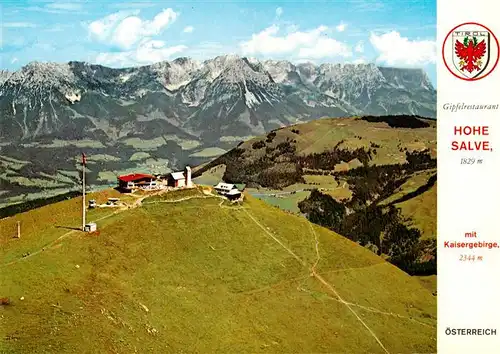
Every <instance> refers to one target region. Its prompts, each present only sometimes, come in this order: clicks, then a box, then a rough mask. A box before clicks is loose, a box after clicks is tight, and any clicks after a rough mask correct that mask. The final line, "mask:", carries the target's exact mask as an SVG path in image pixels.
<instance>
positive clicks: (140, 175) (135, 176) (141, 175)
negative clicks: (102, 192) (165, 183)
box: [118, 173, 155, 182]
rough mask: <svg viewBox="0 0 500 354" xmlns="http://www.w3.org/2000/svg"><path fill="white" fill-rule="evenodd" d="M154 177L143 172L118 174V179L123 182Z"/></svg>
mask: <svg viewBox="0 0 500 354" xmlns="http://www.w3.org/2000/svg"><path fill="white" fill-rule="evenodd" d="M154 178H155V177H154V176H152V175H148V174H144V173H132V174H130V175H123V176H119V177H118V180H119V181H123V182H135V181H142V180H144V179H154Z"/></svg>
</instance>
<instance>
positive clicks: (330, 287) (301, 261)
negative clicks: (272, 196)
mask: <svg viewBox="0 0 500 354" xmlns="http://www.w3.org/2000/svg"><path fill="white" fill-rule="evenodd" d="M245 213H247V215H248V217H249V218H250V219H251V220H252V221H253V222H254V223H255V224H256V225H257V226H259V227H260V228H261V229H262V230H264V232H265V233H266V234H267V235H269V236H270V237H271V238H272V239H273V240H274V241H276V242H277V243H278V244H279V245H280V246H281V247H283V248H284V249H285V250H286V251H287V252H288V253H289V254H291V255H292V256H293V257H294V258H295V259H296V260H297V261H299V262H300V263H301V264H302V265H303V266H307V265H306V263H305V262H304V261H303V260H302V259H301V258H300V257H299V256H297V255H296V254H295V253H294V252H293V251H292V250H290V249H289V248H288V247H287V246H285V245H284V244H283V243H282V242H281V241H280V240H279V239H277V238H276V237H275V236H274V235H273V234H272V233H271V232H269V231H268V230H267V228H266V227H264V226H263V225H262V224H261V223H260V222H259V221H257V220H256V219H255V218H254V217H253V216H252V214H250V213H249V212H248V211H247V210H245ZM308 224H309V226H310V227H311V232H312V235H313V236H314V240H315V246H314V248H315V250H316V262H315V263H314V264H313V265H312V266H311V276H313V277H314V278H316V279H317V280H319V281H320V282H321V283H322V284H323V285H324V286H326V287H327V288H328V290H330V291H331V292H332V293H333V294H334V295H335V297H336V298H337V299H338V301H339V302H341V303H342V304H344V305H345V306H346V307H347V308H348V309H349V311H351V313H352V314H353V315H354V316H355V317H356V318H357V319H358V321H359V322H360V323H361V324H362V325H363V327H365V328H366V329H367V330H368V332H369V334H370V335H371V336H372V337H373V338H374V339H375V341H376V342H377V343H378V345H379V346H380V347H381V348H382V349H383V351H384V352H385V353H387V354H389V351H388V350H387V349H386V347H385V346H384V345H383V344H382V342H381V341H380V339H379V338H378V337H377V335H376V334H375V332H374V331H373V330H372V329H371V328H370V327H369V326H368V325H367V324H366V323H365V321H363V319H362V318H361V317H360V316H359V315H358V313H357V312H356V311H355V310H354V309H353V306H351V304H350V303H349V302H347V301H345V300H344V299H343V298H342V297H341V296H340V295H339V293H338V292H337V291H336V290H335V288H334V287H333V286H332V285H331V284H330V283H328V282H327V281H326V280H325V279H324V278H323V277H322V276H321V275H320V274H318V273H317V272H316V266H317V265H318V263H319V261H320V259H321V257H320V255H319V240H318V237H317V235H316V231H314V228H313V226H312V225H311V223H308Z"/></svg>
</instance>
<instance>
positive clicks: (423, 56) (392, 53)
mask: <svg viewBox="0 0 500 354" xmlns="http://www.w3.org/2000/svg"><path fill="white" fill-rule="evenodd" d="M370 43H371V44H372V45H373V47H374V48H375V49H376V50H377V51H378V52H379V56H378V58H377V61H378V62H384V63H386V64H388V65H403V66H416V65H423V64H428V63H435V62H436V52H437V50H436V49H437V48H436V42H435V41H431V40H410V39H408V38H407V37H401V35H400V34H399V32H396V31H391V32H388V33H385V34H382V35H376V34H374V33H372V34H371V36H370Z"/></svg>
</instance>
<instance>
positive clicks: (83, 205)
mask: <svg viewBox="0 0 500 354" xmlns="http://www.w3.org/2000/svg"><path fill="white" fill-rule="evenodd" d="M85 162H86V161H85V154H82V231H85Z"/></svg>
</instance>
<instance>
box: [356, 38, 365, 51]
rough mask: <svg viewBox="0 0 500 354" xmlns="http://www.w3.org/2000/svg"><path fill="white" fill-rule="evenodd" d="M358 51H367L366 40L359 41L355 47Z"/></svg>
mask: <svg viewBox="0 0 500 354" xmlns="http://www.w3.org/2000/svg"><path fill="white" fill-rule="evenodd" d="M354 51H355V52H356V53H363V52H364V51H365V42H363V41H359V42H358V43H357V44H356V46H355V47H354Z"/></svg>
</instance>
